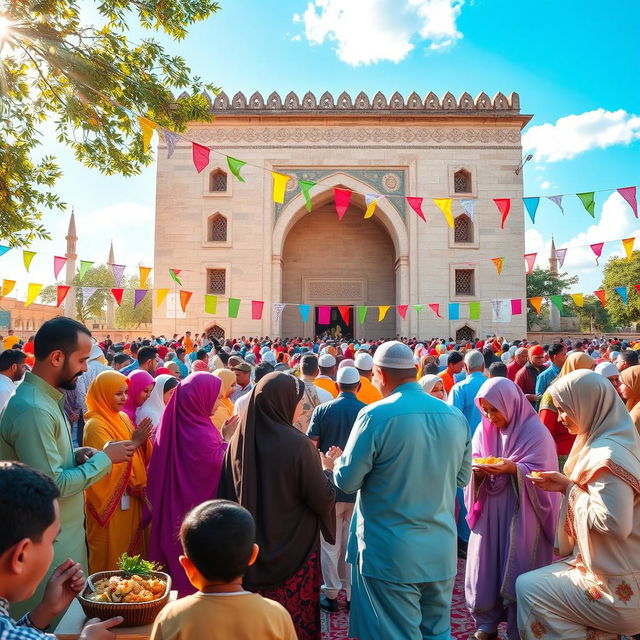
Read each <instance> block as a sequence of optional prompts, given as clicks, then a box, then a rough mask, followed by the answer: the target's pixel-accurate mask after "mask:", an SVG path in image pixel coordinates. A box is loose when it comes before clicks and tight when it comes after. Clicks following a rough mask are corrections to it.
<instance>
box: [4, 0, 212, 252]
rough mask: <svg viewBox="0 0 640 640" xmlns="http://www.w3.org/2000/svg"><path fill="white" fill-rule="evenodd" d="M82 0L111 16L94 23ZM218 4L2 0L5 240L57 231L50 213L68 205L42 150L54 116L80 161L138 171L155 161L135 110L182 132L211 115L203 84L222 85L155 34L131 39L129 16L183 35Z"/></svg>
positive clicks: (107, 170)
mask: <svg viewBox="0 0 640 640" xmlns="http://www.w3.org/2000/svg"><path fill="white" fill-rule="evenodd" d="M81 4H82V11H83V12H85V11H87V10H91V9H93V10H94V11H95V13H96V14H97V15H99V16H100V20H101V21H102V24H99V25H85V24H84V23H83V21H82V20H81V16H80V5H81ZM88 5H92V6H91V7H90V6H88ZM218 8H219V5H218V3H217V2H214V1H212V0H129V1H127V0H99V1H95V2H89V1H88V0H86V1H84V2H82V3H80V2H79V1H76V0H31V1H24V2H18V1H15V0H13V1H10V0H0V16H3V17H4V20H5V21H6V25H7V28H6V33H5V34H4V36H2V35H0V132H1V133H0V238H1V239H3V240H6V241H8V242H9V243H10V244H11V245H13V246H25V245H27V244H29V242H31V241H32V240H33V239H34V238H36V237H38V238H48V237H49V236H48V234H47V231H46V229H45V227H44V226H43V224H42V222H41V219H42V215H43V213H44V212H45V211H46V210H57V209H62V208H64V206H65V205H64V203H63V202H61V201H60V199H59V197H58V196H57V195H56V194H55V193H54V192H53V187H54V186H55V183H56V180H57V179H58V178H59V177H60V175H61V172H60V169H59V168H58V166H57V165H56V162H55V158H54V157H52V156H50V155H46V154H45V155H43V154H42V153H41V149H40V147H41V145H42V142H43V133H42V132H41V131H40V130H39V127H40V126H41V125H42V124H43V123H44V122H45V121H47V123H48V124H49V123H53V125H54V126H55V135H56V137H57V139H58V141H59V142H60V143H62V144H65V145H67V146H68V147H70V148H71V149H72V150H73V152H74V155H75V157H76V159H77V160H78V161H80V162H82V163H83V164H85V165H86V166H88V167H91V168H95V169H97V170H98V171H100V172H102V173H104V174H106V175H111V174H115V173H119V174H122V175H125V176H131V175H136V174H138V173H140V171H141V169H142V168H143V167H144V166H145V165H148V164H149V163H150V162H151V160H152V158H151V155H150V154H149V153H148V152H147V153H145V152H144V150H143V146H142V136H141V134H140V127H139V123H138V121H137V117H136V115H135V114H139V115H142V116H145V117H147V118H149V119H150V120H152V121H154V122H156V123H158V124H159V125H161V126H163V127H166V128H169V129H172V130H174V131H183V130H184V129H185V128H186V125H187V123H188V122H189V121H192V120H205V121H207V120H210V119H211V115H210V113H209V107H210V105H209V101H208V99H207V97H206V95H203V92H206V91H211V92H212V93H217V88H216V87H214V86H212V85H210V84H205V83H203V82H202V81H201V80H200V79H199V78H197V77H191V72H190V70H189V68H188V67H187V65H186V62H185V61H184V59H183V58H181V57H180V56H172V55H169V54H168V53H167V52H166V51H165V50H164V48H163V47H162V46H161V45H160V44H159V43H158V42H157V41H156V40H154V39H153V38H148V39H142V41H141V42H139V43H133V42H131V41H130V39H129V37H128V27H127V24H128V22H129V21H135V22H136V23H139V24H140V25H142V27H143V28H145V29H148V30H155V31H163V32H165V33H166V34H168V35H169V36H171V37H172V38H174V39H175V40H180V39H181V38H184V37H185V35H186V34H187V28H188V27H189V26H190V25H191V24H193V23H194V22H197V21H200V20H204V19H205V18H207V17H208V16H209V15H211V14H212V13H215V12H216V11H217V10H218ZM172 91H176V92H177V91H181V92H186V93H182V94H181V95H180V96H179V97H178V98H174V96H173V95H172Z"/></svg>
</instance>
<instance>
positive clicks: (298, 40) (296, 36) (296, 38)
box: [291, 33, 302, 42]
mask: <svg viewBox="0 0 640 640" xmlns="http://www.w3.org/2000/svg"><path fill="white" fill-rule="evenodd" d="M300 40H302V36H301V35H300V34H299V33H298V34H297V35H295V36H293V38H291V42H300Z"/></svg>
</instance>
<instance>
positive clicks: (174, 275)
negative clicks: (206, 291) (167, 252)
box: [169, 269, 182, 286]
mask: <svg viewBox="0 0 640 640" xmlns="http://www.w3.org/2000/svg"><path fill="white" fill-rule="evenodd" d="M179 273H180V271H178V270H176V269H169V275H170V276H171V279H172V280H173V281H174V282H177V283H178V284H179V285H180V286H182V282H181V281H180V278H178V274H179Z"/></svg>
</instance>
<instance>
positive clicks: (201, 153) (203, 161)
mask: <svg viewBox="0 0 640 640" xmlns="http://www.w3.org/2000/svg"><path fill="white" fill-rule="evenodd" d="M210 153H211V149H209V147H203V146H202V145H201V144H198V143H197V142H192V143H191V156H192V158H193V164H194V165H195V167H196V171H197V172H198V173H201V172H202V170H203V169H204V168H205V167H206V166H207V165H208V164H209V154H210Z"/></svg>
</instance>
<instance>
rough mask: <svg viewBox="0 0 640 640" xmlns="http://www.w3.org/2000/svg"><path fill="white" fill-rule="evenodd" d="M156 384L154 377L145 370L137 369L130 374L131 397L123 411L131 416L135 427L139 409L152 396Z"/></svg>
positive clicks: (129, 396)
mask: <svg viewBox="0 0 640 640" xmlns="http://www.w3.org/2000/svg"><path fill="white" fill-rule="evenodd" d="M155 383H156V381H155V380H154V378H153V376H152V375H151V374H150V373H149V372H148V371H144V370H143V369H136V370H135V371H132V372H131V373H130V374H129V395H128V396H127V402H126V403H125V405H124V407H122V411H124V412H125V413H126V414H127V415H128V416H129V420H131V424H132V425H133V426H135V425H136V411H137V409H138V407H141V406H142V405H143V404H144V403H145V402H146V400H147V398H148V397H149V396H150V395H151V392H152V391H153V386H154V385H155Z"/></svg>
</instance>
